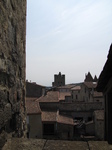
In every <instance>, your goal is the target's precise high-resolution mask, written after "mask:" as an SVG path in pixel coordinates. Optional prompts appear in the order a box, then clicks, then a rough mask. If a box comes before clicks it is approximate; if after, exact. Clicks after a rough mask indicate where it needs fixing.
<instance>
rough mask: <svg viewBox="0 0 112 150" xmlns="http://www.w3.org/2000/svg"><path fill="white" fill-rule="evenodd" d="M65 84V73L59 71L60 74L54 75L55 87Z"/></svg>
mask: <svg viewBox="0 0 112 150" xmlns="http://www.w3.org/2000/svg"><path fill="white" fill-rule="evenodd" d="M64 85H65V75H61V72H59V74H58V75H56V74H55V75H54V82H53V83H52V86H53V87H58V86H64Z"/></svg>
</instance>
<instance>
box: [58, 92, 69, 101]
mask: <svg viewBox="0 0 112 150" xmlns="http://www.w3.org/2000/svg"><path fill="white" fill-rule="evenodd" d="M66 96H71V93H70V92H60V93H59V100H65V97H66Z"/></svg>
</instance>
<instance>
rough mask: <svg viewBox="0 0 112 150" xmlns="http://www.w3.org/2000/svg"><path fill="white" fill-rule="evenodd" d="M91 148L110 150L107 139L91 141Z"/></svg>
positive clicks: (91, 149)
mask: <svg viewBox="0 0 112 150" xmlns="http://www.w3.org/2000/svg"><path fill="white" fill-rule="evenodd" d="M88 144H89V148H90V150H110V149H109V145H108V143H107V142H106V141H89V142H88Z"/></svg>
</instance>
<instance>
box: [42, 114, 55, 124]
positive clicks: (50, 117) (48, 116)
mask: <svg viewBox="0 0 112 150" xmlns="http://www.w3.org/2000/svg"><path fill="white" fill-rule="evenodd" d="M56 116H57V112H53V111H52V112H50V111H42V121H47V122H56Z"/></svg>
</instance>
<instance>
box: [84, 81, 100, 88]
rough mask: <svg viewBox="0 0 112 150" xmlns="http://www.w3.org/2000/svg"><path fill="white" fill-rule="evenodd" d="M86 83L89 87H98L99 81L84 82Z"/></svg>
mask: <svg viewBox="0 0 112 150" xmlns="http://www.w3.org/2000/svg"><path fill="white" fill-rule="evenodd" d="M84 84H85V85H86V86H87V87H88V88H96V86H97V83H94V82H84Z"/></svg>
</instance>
